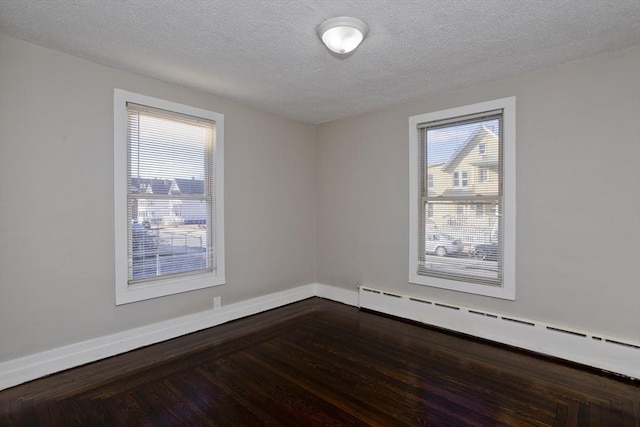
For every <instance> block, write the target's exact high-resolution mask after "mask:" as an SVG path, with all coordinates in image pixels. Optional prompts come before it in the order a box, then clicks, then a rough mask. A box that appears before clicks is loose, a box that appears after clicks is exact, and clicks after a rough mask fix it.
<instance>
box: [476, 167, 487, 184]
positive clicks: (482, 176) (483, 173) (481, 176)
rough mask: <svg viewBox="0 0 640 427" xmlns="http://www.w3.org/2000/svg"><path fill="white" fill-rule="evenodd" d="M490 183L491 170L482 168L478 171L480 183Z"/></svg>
mask: <svg viewBox="0 0 640 427" xmlns="http://www.w3.org/2000/svg"><path fill="white" fill-rule="evenodd" d="M487 181H489V168H487V167H484V166H481V167H480V168H479V169H478V182H487Z"/></svg>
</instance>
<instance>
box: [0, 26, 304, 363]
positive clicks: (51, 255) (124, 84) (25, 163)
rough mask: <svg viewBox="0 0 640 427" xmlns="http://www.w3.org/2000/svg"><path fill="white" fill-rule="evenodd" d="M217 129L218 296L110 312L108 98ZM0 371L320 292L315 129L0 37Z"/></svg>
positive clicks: (204, 294)
mask: <svg viewBox="0 0 640 427" xmlns="http://www.w3.org/2000/svg"><path fill="white" fill-rule="evenodd" d="M114 88H121V89H125V90H129V91H132V92H137V93H142V94H145V95H149V96H153V97H157V98H162V99H167V100H170V101H174V102H179V103H183V104H188V105H193V106H196V107H200V108H205V109H209V110H213V111H216V112H219V113H223V114H224V115H225V185H226V191H225V209H226V214H225V216H226V230H225V233H226V277H227V284H226V285H224V286H220V287H216V288H210V289H205V290H201V291H195V292H190V293H185V294H180V295H173V296H168V297H164V298H158V299H154V300H149V301H145V302H139V303H133V304H127V305H123V306H118V307H116V306H115V305H114V300H115V291H114V262H113V254H114V242H113V234H114V230H113V228H114V219H113V89H114ZM0 94H1V96H0V236H1V238H0V362H1V361H6V360H10V359H14V358H17V357H20V356H24V355H28V354H33V353H36V352H40V351H43V350H47V349H52V348H56V347H60V346H63V345H66V344H71V343H75V342H79V341H83V340H87V339H91V338H96V337H99V336H103V335H106V334H111V333H115V332H118V331H124V330H128V329H132V328H135V327H139V326H142V325H147V324H151V323H154V322H159V321H163V320H167V319H172V318H176V317H178V316H182V315H186V314H191V313H196V312H199V311H203V310H207V309H210V308H212V307H213V297H214V296H217V295H220V296H222V303H223V305H227V304H230V303H234V302H239V301H242V300H245V299H248V298H252V297H257V296H260V295H266V294H270V293H273V292H277V291H282V290H285V289H290V288H293V287H297V286H300V285H306V284H308V283H313V282H314V279H315V218H314V215H315V207H314V190H315V175H314V169H315V152H314V150H315V147H314V141H315V139H314V138H315V129H314V127H313V126H311V125H306V124H301V123H298V122H295V121H292V120H287V119H283V118H281V117H278V116H276V115H273V114H269V113H265V112H261V111H257V110H253V109H249V108H244V107H242V106H239V105H237V104H235V103H233V102H231V101H228V100H225V99H221V98H217V97H212V96H207V95H204V94H201V93H197V92H194V91H190V90H187V89H184V88H181V87H178V86H175V85H171V84H167V83H163V82H160V81H157V80H154V79H150V78H147V77H142V76H139V75H135V74H131V73H127V72H124V71H119V70H116V69H112V68H108V67H104V66H101V65H97V64H95V63H91V62H88V61H85V60H81V59H78V58H75V57H72V56H69V55H66V54H63V53H59V52H56V51H53V50H48V49H43V48H40V47H37V46H35V45H32V44H29V43H26V42H23V41H19V40H16V39H12V38H9V37H0Z"/></svg>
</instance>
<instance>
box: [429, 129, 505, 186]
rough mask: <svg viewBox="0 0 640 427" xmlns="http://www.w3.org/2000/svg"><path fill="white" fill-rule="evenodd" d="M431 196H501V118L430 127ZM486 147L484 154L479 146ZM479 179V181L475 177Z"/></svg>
mask: <svg viewBox="0 0 640 427" xmlns="http://www.w3.org/2000/svg"><path fill="white" fill-rule="evenodd" d="M425 133H426V157H427V162H426V164H427V171H426V173H427V174H428V176H429V182H430V183H431V182H433V185H430V186H429V187H428V189H429V191H428V197H430V198H431V197H468V196H473V197H475V196H499V195H500V194H501V188H500V180H499V179H498V177H499V176H500V174H501V163H502V161H501V148H500V119H499V118H495V117H494V118H490V119H488V120H482V121H474V122H471V123H466V122H462V123H461V124H457V123H453V124H447V125H446V126H440V127H433V128H427V130H426V132H425ZM480 145H482V146H483V147H484V148H483V151H482V154H480V150H478V149H477V148H476V147H478V146H480ZM473 177H478V178H473Z"/></svg>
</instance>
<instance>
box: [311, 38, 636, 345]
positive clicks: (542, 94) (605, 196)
mask: <svg viewBox="0 0 640 427" xmlns="http://www.w3.org/2000/svg"><path fill="white" fill-rule="evenodd" d="M513 95H515V96H516V97H517V248H516V254H517V265H516V268H517V273H516V274H517V276H516V300H515V301H514V302H510V301H504V300H498V299H492V298H487V297H481V296H475V295H471V294H464V293H459V292H454V291H447V290H442V289H435V288H429V287H425V286H420V285H410V284H408V283H407V277H408V267H407V265H408V261H407V256H408V230H409V224H408V220H409V211H408V209H409V207H408V204H409V201H408V200H409V192H408V179H409V178H408V168H409V158H408V145H409V144H408V117H409V116H413V115H417V114H422V113H428V112H432V111H438V110H442V109H446V108H452V107H458V106H462V105H467V104H473V103H477V102H482V101H488V100H492V99H497V98H502V97H508V96H513ZM316 138H317V139H316V141H317V142H316V147H317V148H316V151H317V153H316V155H317V179H316V182H317V197H316V204H317V280H318V282H319V283H325V284H329V285H334V286H341V287H344V288H348V289H354V288H355V286H356V285H357V284H358V283H363V284H365V285H368V286H372V287H374V288H382V289H392V290H395V291H398V292H400V293H404V294H408V295H415V296H422V297H428V298H431V299H435V300H440V301H443V302H450V303H454V304H458V305H465V306H470V307H476V308H482V309H485V310H489V311H493V312H498V313H505V314H511V315H513V316H520V317H523V318H528V319H534V320H535V319H538V320H542V321H545V322H548V323H551V324H557V325H563V326H567V327H573V328H576V329H583V330H586V331H592V332H600V333H602V334H606V335H608V336H613V337H619V338H625V339H629V340H631V341H632V342H640V48H638V47H634V48H631V49H626V50H623V51H619V52H614V53H610V54H606V55H601V56H597V57H592V58H589V59H587V60H584V61H581V62H575V63H571V64H568V65H565V66H562V67H558V68H554V69H549V70H546V71H542V72H537V73H534V74H529V75H525V76H521V77H519V78H514V79H510V80H505V81H500V82H496V83H492V84H485V85H481V86H476V87H472V88H467V89H464V90H458V91H454V92H449V93H444V94H440V95H437V96H432V97H429V98H428V99H424V100H422V101H419V102H415V103H410V104H404V105H400V106H396V107H393V108H388V109H385V110H382V111H376V112H373V113H370V114H365V115H361V116H358V117H354V118H350V119H345V120H340V121H335V122H330V123H326V124H323V125H320V126H318V129H317V137H316Z"/></svg>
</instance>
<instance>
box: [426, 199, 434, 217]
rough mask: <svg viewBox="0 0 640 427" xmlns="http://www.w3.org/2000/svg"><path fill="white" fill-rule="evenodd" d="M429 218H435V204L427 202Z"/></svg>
mask: <svg viewBox="0 0 640 427" xmlns="http://www.w3.org/2000/svg"><path fill="white" fill-rule="evenodd" d="M427 218H433V204H432V203H427Z"/></svg>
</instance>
